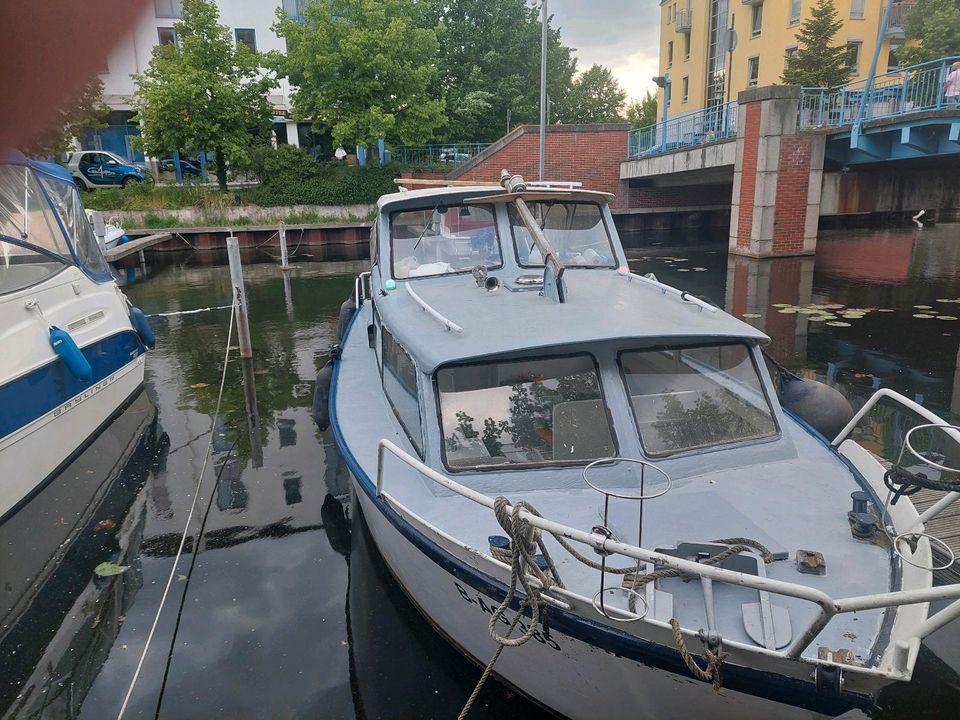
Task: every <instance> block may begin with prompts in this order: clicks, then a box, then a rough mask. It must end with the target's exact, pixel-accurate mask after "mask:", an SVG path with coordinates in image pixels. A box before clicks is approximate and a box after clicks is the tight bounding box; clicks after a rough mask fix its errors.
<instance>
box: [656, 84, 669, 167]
mask: <svg viewBox="0 0 960 720" xmlns="http://www.w3.org/2000/svg"><path fill="white" fill-rule="evenodd" d="M653 82H654V83H656V85H657V87H659V88H662V89H663V113H661V118H662V119H661V120H660V123H661V125H660V151H661V152H663V151H665V150H666V149H667V109H668V108H669V107H670V73H665V74H663V75H657V76H655V77H654V78H653Z"/></svg>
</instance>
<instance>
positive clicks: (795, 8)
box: [790, 0, 801, 25]
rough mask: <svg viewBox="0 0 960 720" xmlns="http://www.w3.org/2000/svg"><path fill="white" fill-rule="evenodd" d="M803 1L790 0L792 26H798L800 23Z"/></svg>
mask: <svg viewBox="0 0 960 720" xmlns="http://www.w3.org/2000/svg"><path fill="white" fill-rule="evenodd" d="M800 6H801V0H790V24H791V25H796V24H798V23H799V22H800V11H801V7H800Z"/></svg>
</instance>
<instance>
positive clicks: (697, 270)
mask: <svg viewBox="0 0 960 720" xmlns="http://www.w3.org/2000/svg"><path fill="white" fill-rule="evenodd" d="M693 271H694V272H706V271H707V269H706V268H705V267H695V268H694V269H693Z"/></svg>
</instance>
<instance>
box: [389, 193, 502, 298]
mask: <svg viewBox="0 0 960 720" xmlns="http://www.w3.org/2000/svg"><path fill="white" fill-rule="evenodd" d="M447 200H448V199H447V198H441V199H440V201H439V202H435V203H432V204H430V203H428V204H426V205H424V206H423V207H403V208H398V209H396V210H391V211H390V212H389V213H387V233H388V235H389V242H390V277H392V278H393V279H394V280H420V279H423V278H435V277H450V276H453V275H465V274H469V273H472V272H473V270H474V268H475V267H476V265H473V266H471V267H468V268H464V269H462V270H452V271H450V272H440V273H430V274H427V275H409V274H408V275H398V274H397V261H398V259H399V258H398V257H397V253H396V238H395V237H394V233H393V219H394V217H395V216H397V215H401V214H403V213H408V212H430V213H431V222H432V214H433V213H437V212H438V211H439V210H440V209H441V208H445V211H444V213H441V215H444V214H446V213H447V212H450V211H451V210H457V209H463V208H466V209H468V210H473V209H474V208H481V209H483V210H486V211H487V212H489V213H490V217H491V220H492V223H491V227H492V228H493V233H494V243H495V247H496V250H497V253H498V255H499V258H500V260H499V262H498V263H496V264H484V265H483V267H485V268H486V269H487V270H502V269H503V267H504V252H503V240H502V238H501V237H500V222H499V218H498V216H497V209H496V206H495V205H494V204H493V203H489V204H487V203H482V202H471V203H466V202H465V200H466V198H460V199H459V200H453V199H450V201H449V202H447ZM429 237H438V236H437V235H427V234H426V233H424V235H423V236H422V238H421V239H422V240H425V239H427V238H429ZM377 259H378V261H379V260H380V258H379V253H378V258H377Z"/></svg>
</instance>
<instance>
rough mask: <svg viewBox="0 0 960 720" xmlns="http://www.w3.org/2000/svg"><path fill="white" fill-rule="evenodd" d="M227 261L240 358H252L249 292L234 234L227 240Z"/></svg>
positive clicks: (238, 242)
mask: <svg viewBox="0 0 960 720" xmlns="http://www.w3.org/2000/svg"><path fill="white" fill-rule="evenodd" d="M227 259H228V260H229V261H230V284H231V285H232V286H233V309H234V312H235V313H236V316H237V338H238V339H239V345H240V357H242V358H252V357H253V348H252V346H251V344H250V321H249V320H248V319H247V291H246V289H245V288H244V286H243V264H242V263H241V261H240V241H239V240H238V239H237V238H236V237H234V235H233V234H232V233H231V235H230V237H228V238H227Z"/></svg>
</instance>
